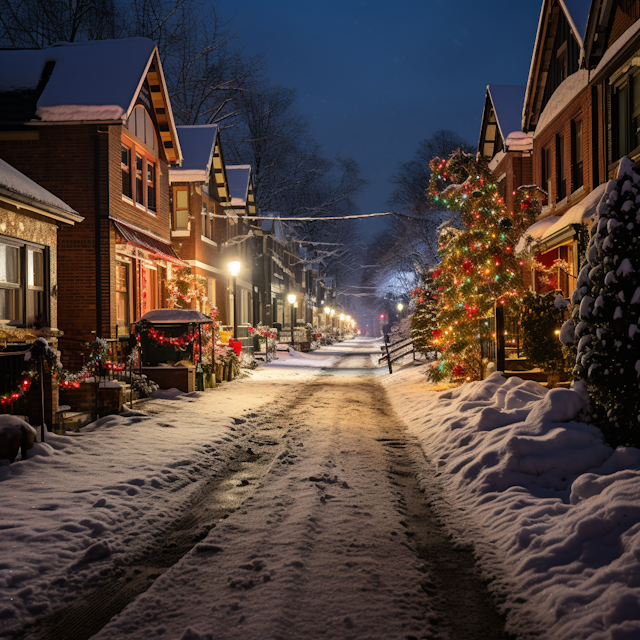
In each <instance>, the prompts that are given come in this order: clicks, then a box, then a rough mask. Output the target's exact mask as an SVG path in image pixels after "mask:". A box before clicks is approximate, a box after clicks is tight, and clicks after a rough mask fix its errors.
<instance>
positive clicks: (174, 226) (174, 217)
mask: <svg viewBox="0 0 640 640" xmlns="http://www.w3.org/2000/svg"><path fill="white" fill-rule="evenodd" d="M182 191H184V192H185V193H186V194H187V206H186V208H181V209H178V195H177V194H178V192H182ZM172 196H173V198H172V206H171V231H172V232H175V231H189V232H190V231H191V213H190V198H191V195H190V193H189V187H187V186H174V187H173V189H172ZM178 211H186V212H187V226H186V227H178Z"/></svg>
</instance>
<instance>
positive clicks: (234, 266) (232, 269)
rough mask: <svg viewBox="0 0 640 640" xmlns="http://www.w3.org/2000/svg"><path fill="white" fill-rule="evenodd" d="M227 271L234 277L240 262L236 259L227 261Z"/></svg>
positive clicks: (237, 272)
mask: <svg viewBox="0 0 640 640" xmlns="http://www.w3.org/2000/svg"><path fill="white" fill-rule="evenodd" d="M229 271H230V272H231V275H232V276H233V277H234V278H235V277H236V276H237V275H238V274H239V273H240V263H239V262H238V261H237V260H234V261H233V262H230V263H229Z"/></svg>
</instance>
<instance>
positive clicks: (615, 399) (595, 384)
mask: <svg viewBox="0 0 640 640" xmlns="http://www.w3.org/2000/svg"><path fill="white" fill-rule="evenodd" d="M597 213H598V216H599V217H598V221H597V222H596V223H595V224H594V225H593V227H592V229H591V241H590V242H589V248H588V250H587V262H586V264H585V265H584V267H583V268H582V270H581V271H580V275H579V277H578V281H577V283H576V290H575V291H574V293H573V297H572V303H573V311H572V316H571V318H570V319H569V320H567V322H566V323H565V324H564V326H563V327H562V331H561V334H560V339H561V340H562V342H563V343H564V344H566V345H573V347H574V348H575V349H576V364H575V368H574V375H575V377H576V379H577V380H579V381H580V382H577V383H576V386H577V388H578V389H581V388H586V391H587V393H588V395H589V401H590V403H589V419H590V420H591V421H593V422H594V423H595V424H597V425H598V426H599V427H600V428H601V429H602V431H603V433H604V435H605V437H606V439H607V441H608V442H609V444H610V445H612V446H618V445H633V446H639V445H640V424H639V423H640V385H639V383H638V378H639V377H640V334H639V333H638V331H639V330H638V326H639V325H640V250H639V249H640V247H639V245H640V242H639V240H638V237H639V235H640V233H639V232H640V175H638V173H636V172H635V171H634V170H633V165H632V163H631V161H630V160H629V159H628V158H624V159H623V160H622V162H621V163H620V168H619V170H618V177H617V179H616V180H611V181H610V182H609V183H608V184H607V188H606V192H605V194H604V195H603V197H602V200H601V201H600V204H599V205H598V209H597Z"/></svg>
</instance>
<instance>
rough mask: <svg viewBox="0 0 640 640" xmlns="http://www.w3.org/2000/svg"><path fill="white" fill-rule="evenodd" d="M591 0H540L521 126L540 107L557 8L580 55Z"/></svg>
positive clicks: (524, 127) (554, 34)
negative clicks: (538, 18)
mask: <svg viewBox="0 0 640 640" xmlns="http://www.w3.org/2000/svg"><path fill="white" fill-rule="evenodd" d="M590 7H591V0H543V1H542V8H541V10H540V20H539V21H538V30H537V32H536V39H535V43H534V45H533V54H532V56H531V66H530V69H529V77H528V78H527V87H526V91H525V96H524V105H523V110H522V130H524V131H529V130H531V129H532V128H534V127H535V122H534V124H533V127H531V126H530V125H531V122H530V121H531V118H532V114H533V113H535V114H536V116H537V115H539V112H540V111H541V110H542V106H543V105H542V101H543V93H544V90H545V87H546V83H547V74H548V72H549V66H550V64H551V52H552V49H553V44H554V41H555V37H556V28H557V24H558V11H561V12H562V14H563V15H564V18H565V19H566V21H567V23H568V24H569V28H570V31H571V34H572V35H573V37H574V38H575V40H576V42H577V45H578V48H579V50H580V51H579V57H580V58H582V57H583V55H584V39H585V34H586V30H587V21H588V18H589V10H590Z"/></svg>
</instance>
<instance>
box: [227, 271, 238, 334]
mask: <svg viewBox="0 0 640 640" xmlns="http://www.w3.org/2000/svg"><path fill="white" fill-rule="evenodd" d="M229 272H230V273H231V295H232V296H233V339H234V340H235V339H236V338H237V335H236V334H237V333H238V314H237V311H238V306H237V304H236V276H237V275H238V274H239V273H240V263H239V262H238V261H237V260H234V261H233V262H230V263H229Z"/></svg>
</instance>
